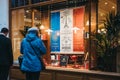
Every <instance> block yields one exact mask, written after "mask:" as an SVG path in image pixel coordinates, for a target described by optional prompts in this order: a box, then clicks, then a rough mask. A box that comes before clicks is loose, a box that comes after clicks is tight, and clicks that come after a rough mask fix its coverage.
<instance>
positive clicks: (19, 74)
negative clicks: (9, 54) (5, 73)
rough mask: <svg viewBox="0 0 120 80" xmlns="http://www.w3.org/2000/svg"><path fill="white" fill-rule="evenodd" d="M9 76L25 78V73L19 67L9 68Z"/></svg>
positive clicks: (23, 79) (17, 79)
mask: <svg viewBox="0 0 120 80" xmlns="http://www.w3.org/2000/svg"><path fill="white" fill-rule="evenodd" d="M10 78H11V79H16V80H19V79H20V80H25V74H23V73H22V72H21V71H20V70H19V69H11V71H10Z"/></svg>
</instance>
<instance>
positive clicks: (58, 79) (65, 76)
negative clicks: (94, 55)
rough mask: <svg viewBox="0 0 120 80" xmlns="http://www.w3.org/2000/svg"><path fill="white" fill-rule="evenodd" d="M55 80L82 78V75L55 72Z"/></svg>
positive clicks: (79, 79) (77, 79) (81, 79)
mask: <svg viewBox="0 0 120 80" xmlns="http://www.w3.org/2000/svg"><path fill="white" fill-rule="evenodd" d="M55 80H83V76H81V75H72V74H65V73H62V74H61V73H57V74H56V79H55Z"/></svg>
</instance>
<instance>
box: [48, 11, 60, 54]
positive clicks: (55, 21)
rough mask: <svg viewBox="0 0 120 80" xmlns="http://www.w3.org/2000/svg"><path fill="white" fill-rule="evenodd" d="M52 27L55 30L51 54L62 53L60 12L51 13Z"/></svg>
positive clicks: (52, 36)
mask: <svg viewBox="0 0 120 80" xmlns="http://www.w3.org/2000/svg"><path fill="white" fill-rule="evenodd" d="M50 26H51V29H52V30H53V32H52V33H51V37H50V47H51V52H60V12H53V13H51V25H50Z"/></svg>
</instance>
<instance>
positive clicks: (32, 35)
mask: <svg viewBox="0 0 120 80" xmlns="http://www.w3.org/2000/svg"><path fill="white" fill-rule="evenodd" d="M36 38H37V35H36V33H35V32H30V33H28V34H27V35H26V40H28V41H30V42H31V41H34V40H35V39H36Z"/></svg>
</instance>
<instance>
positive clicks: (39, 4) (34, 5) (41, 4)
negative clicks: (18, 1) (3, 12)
mask: <svg viewBox="0 0 120 80" xmlns="http://www.w3.org/2000/svg"><path fill="white" fill-rule="evenodd" d="M64 1H67V0H54V1H45V2H39V3H34V4H29V5H26V6H20V7H15V8H10V9H11V10H16V9H21V8H28V7H36V6H44V5H50V4H54V3H59V2H64Z"/></svg>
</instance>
